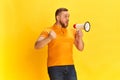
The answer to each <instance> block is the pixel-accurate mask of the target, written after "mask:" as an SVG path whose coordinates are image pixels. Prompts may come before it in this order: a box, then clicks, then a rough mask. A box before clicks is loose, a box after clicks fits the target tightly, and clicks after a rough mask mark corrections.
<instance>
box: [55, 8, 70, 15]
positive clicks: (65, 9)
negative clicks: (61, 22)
mask: <svg viewBox="0 0 120 80" xmlns="http://www.w3.org/2000/svg"><path fill="white" fill-rule="evenodd" d="M62 11H68V9H67V8H58V9H57V10H56V12H55V17H56V16H58V15H59V14H60V13H61V12H62Z"/></svg>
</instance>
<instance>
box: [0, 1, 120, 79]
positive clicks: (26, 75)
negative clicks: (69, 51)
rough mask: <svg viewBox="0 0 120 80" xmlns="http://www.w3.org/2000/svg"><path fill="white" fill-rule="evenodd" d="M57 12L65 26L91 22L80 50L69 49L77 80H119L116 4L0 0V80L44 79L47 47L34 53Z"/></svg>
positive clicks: (118, 13)
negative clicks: (65, 17)
mask: <svg viewBox="0 0 120 80" xmlns="http://www.w3.org/2000/svg"><path fill="white" fill-rule="evenodd" d="M59 7H66V8H68V9H69V12H70V24H69V27H72V25H73V24H74V23H84V22H85V21H90V22H91V25H92V26H91V30H90V32H88V33H87V32H84V31H83V33H84V38H83V39H84V42H85V48H84V51H83V52H79V51H78V50H77V49H76V48H75V47H74V61H75V67H76V70H77V75H78V80H120V47H119V46H120V42H119V41H120V36H119V35H120V9H119V8H120V0H0V80H49V77H48V74H47V67H46V63H47V46H46V47H45V48H42V49H41V50H35V49H34V43H35V41H36V39H37V38H38V36H39V34H40V32H41V31H42V30H44V29H45V28H46V27H49V26H51V25H52V24H54V22H55V18H54V13H55V10H56V9H57V8H59Z"/></svg>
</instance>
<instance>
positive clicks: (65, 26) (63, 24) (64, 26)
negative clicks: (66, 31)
mask: <svg viewBox="0 0 120 80" xmlns="http://www.w3.org/2000/svg"><path fill="white" fill-rule="evenodd" d="M60 24H61V26H62V27H63V28H67V26H68V23H67V24H66V25H65V23H63V22H62V21H60Z"/></svg>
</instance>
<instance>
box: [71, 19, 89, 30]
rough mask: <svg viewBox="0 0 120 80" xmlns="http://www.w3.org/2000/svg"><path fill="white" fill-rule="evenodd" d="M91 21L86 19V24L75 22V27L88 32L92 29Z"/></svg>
mask: <svg viewBox="0 0 120 80" xmlns="http://www.w3.org/2000/svg"><path fill="white" fill-rule="evenodd" d="M90 26H91V25H90V22H88V21H86V22H85V23H84V24H74V25H73V27H74V28H75V29H77V30H78V29H84V30H85V31H86V32H89V31H90Z"/></svg>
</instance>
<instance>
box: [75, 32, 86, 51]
mask: <svg viewBox="0 0 120 80" xmlns="http://www.w3.org/2000/svg"><path fill="white" fill-rule="evenodd" d="M82 37H83V33H82V31H81V30H78V31H76V34H75V42H74V44H75V46H76V48H77V49H78V50H80V51H82V50H83V49H84V42H83V40H82Z"/></svg>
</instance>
